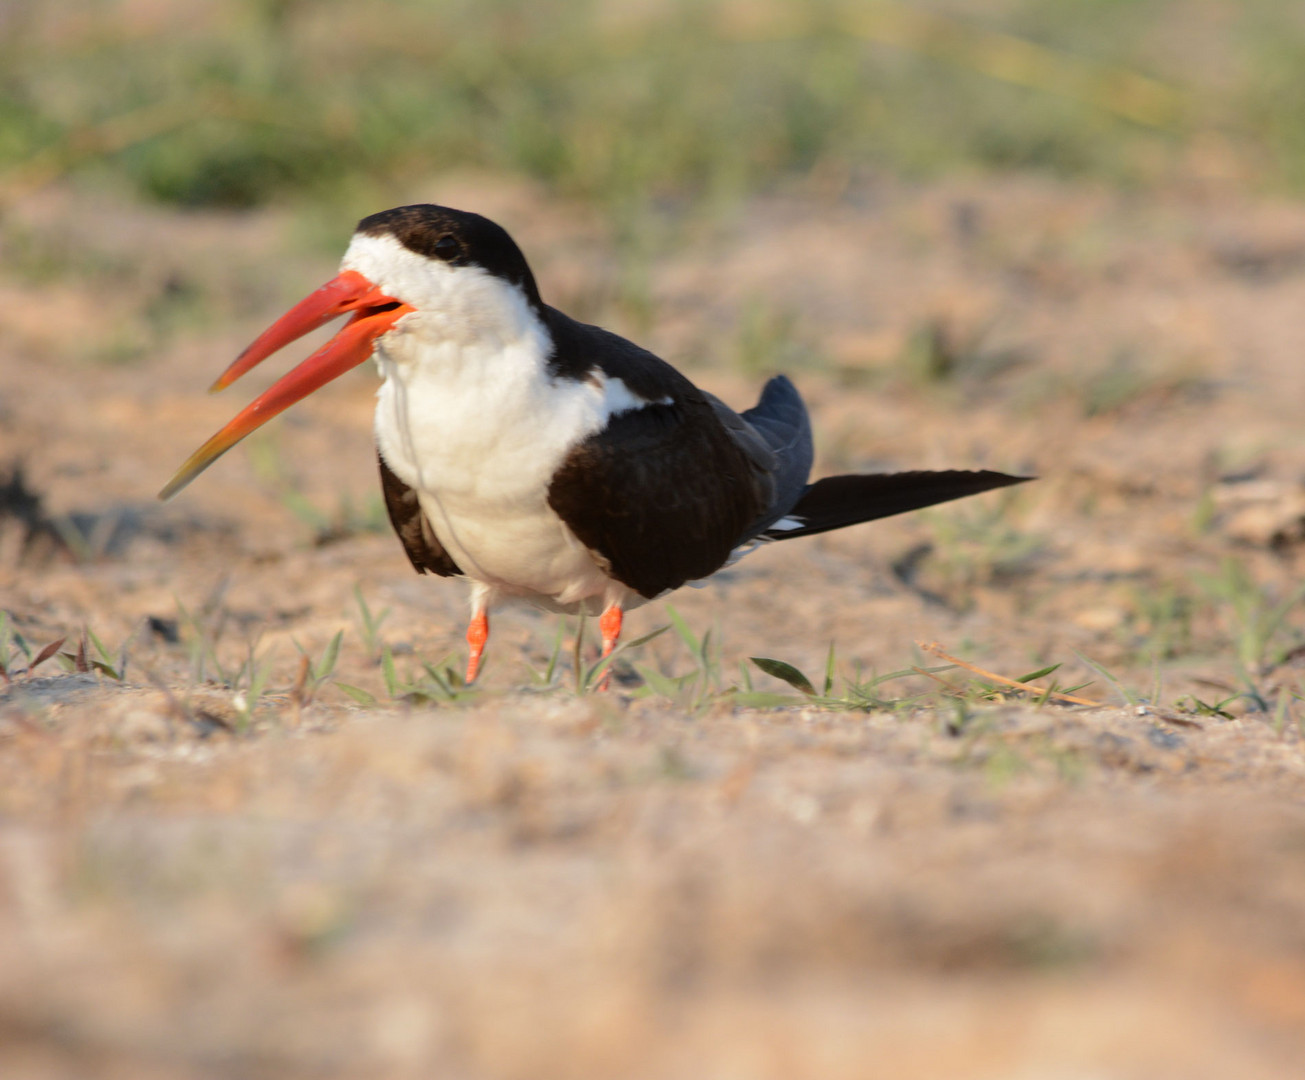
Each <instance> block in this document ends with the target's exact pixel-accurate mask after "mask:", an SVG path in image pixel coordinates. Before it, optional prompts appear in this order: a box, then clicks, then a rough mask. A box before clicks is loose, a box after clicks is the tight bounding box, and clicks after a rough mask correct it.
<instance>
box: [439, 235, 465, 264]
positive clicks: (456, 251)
mask: <svg viewBox="0 0 1305 1080" xmlns="http://www.w3.org/2000/svg"><path fill="white" fill-rule="evenodd" d="M435 254H436V255H438V256H439V257H440V258H441V259H443V260H444V261H445V262H452V261H453V260H454V259H456V258H457V257H458V256H459V255H461V254H462V245H461V244H459V243H458V242H457V240H455V239H454V238H453V237H452V236H450V235H449V234H448V233H445V234H444V235H443V236H441V237H440V238H439V239H438V240H436V241H435Z"/></svg>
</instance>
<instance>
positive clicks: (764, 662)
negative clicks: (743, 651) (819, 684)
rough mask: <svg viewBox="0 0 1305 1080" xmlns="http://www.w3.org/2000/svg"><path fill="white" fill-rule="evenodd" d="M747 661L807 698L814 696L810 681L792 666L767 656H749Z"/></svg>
mask: <svg viewBox="0 0 1305 1080" xmlns="http://www.w3.org/2000/svg"><path fill="white" fill-rule="evenodd" d="M748 659H749V660H751V661H752V662H753V663H754V664H756V665H757V667H759V668H760V669H761V670H762V671H764V672H765V673H766V674H767V675H770V676H772V677H774V678H776V679H779V680H780V681H782V682H786V683H788V684H789V686H791V687H793V689H794V690H801V691H802V693H804V694H806V695H807V696H808V697H815V696H816V688H815V687H814V686H812V685H811V680H810V679H808V678H807V677H806V676H805V675H803V674H802V672H800V671H799V670H798V669H797V668H795V667H794V666H793V665H792V664H790V663H787V662H785V661H783V660H772V659H771V658H770V657H768V656H749V657H748Z"/></svg>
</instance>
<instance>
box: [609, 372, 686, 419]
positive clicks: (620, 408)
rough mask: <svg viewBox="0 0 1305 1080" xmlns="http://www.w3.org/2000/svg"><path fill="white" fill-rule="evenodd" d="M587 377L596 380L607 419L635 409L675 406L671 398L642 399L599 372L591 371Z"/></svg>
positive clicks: (621, 383)
mask: <svg viewBox="0 0 1305 1080" xmlns="http://www.w3.org/2000/svg"><path fill="white" fill-rule="evenodd" d="M589 377H590V378H591V379H594V380H596V382H597V383H598V386H599V387H600V390H599V393H601V394H602V396H603V410H604V412H605V413H606V414H607V416H608V417H612V416H620V415H621V413H627V412H633V411H634V410H635V409H646V408H647V407H648V406H649V405H674V404H675V400H674V399H673V398H671V397H663V398H658V399H657V400H656V401H649V400H648V399H647V398H642V397H640V396H639V395H638V394H636V393H635V392H634V391H633V390H631V389H630V388H629V387H628V386H626V385H625V383H624V381H622V380H621V379H617V378H609V377H608V376H606V375H604V374H603V373H602V372H601V371H593V372H591V373H590V375H589Z"/></svg>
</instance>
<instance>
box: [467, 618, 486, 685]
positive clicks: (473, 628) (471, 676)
mask: <svg viewBox="0 0 1305 1080" xmlns="http://www.w3.org/2000/svg"><path fill="white" fill-rule="evenodd" d="M488 640H489V616H488V615H487V614H485V609H484V608H479V609H477V610H476V611H475V612H474V613H473V614H472V616H471V623H470V625H469V626H468V627H467V648H468V650H469V652H470V655H469V656H468V657H467V685H468V686H470V685H471V684H472V683H473V682H475V681H476V672H478V671H479V670H480V657H481V654H482V653H483V652H484V651H485V642H487V641H488Z"/></svg>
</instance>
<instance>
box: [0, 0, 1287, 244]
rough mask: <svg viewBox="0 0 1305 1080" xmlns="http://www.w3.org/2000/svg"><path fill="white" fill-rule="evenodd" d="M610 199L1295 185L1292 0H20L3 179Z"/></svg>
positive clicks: (5, 104)
mask: <svg viewBox="0 0 1305 1080" xmlns="http://www.w3.org/2000/svg"><path fill="white" fill-rule="evenodd" d="M464 166H471V167H488V168H492V169H500V170H507V171H511V172H514V173H519V174H523V175H526V176H529V177H532V178H534V179H536V180H538V181H540V182H542V183H544V184H545V185H547V186H548V187H549V188H550V189H551V190H555V191H557V192H560V193H563V194H567V195H572V196H577V197H581V198H584V199H586V200H590V201H592V202H593V203H595V204H597V205H599V206H601V207H603V208H605V209H606V210H607V211H608V212H609V213H610V214H612V215H613V216H614V217H615V218H617V219H618V220H619V219H620V218H621V217H622V216H623V215H627V214H632V213H633V214H636V215H637V214H638V213H640V212H642V211H643V210H644V209H645V208H646V207H647V206H648V205H649V204H650V203H657V204H665V205H671V206H683V205H690V206H697V205H711V204H712V203H714V202H718V201H720V200H732V199H735V198H737V197H739V196H741V195H744V194H748V193H751V192H754V191H758V190H764V189H768V188H772V187H774V186H776V185H779V184H783V183H785V182H786V181H789V180H791V179H792V178H795V177H797V178H800V177H806V176H814V177H815V178H817V179H820V180H821V182H822V183H825V184H831V183H832V184H835V185H836V184H837V183H838V181H839V178H840V177H847V176H850V175H852V174H853V173H854V171H855V170H859V169H882V170H889V171H892V172H894V173H898V174H905V175H927V174H937V173H939V172H945V171H954V170H958V169H964V170H993V169H1009V168H1021V169H1038V170H1048V171H1050V172H1053V173H1056V174H1062V175H1072V176H1086V177H1091V178H1095V179H1099V180H1104V181H1107V182H1110V183H1122V184H1146V183H1151V182H1164V181H1168V180H1173V179H1181V178H1184V177H1189V176H1197V177H1198V178H1199V177H1201V176H1204V175H1207V174H1210V175H1214V176H1216V177H1217V178H1218V179H1221V180H1225V181H1226V180H1229V179H1231V180H1232V181H1233V182H1235V183H1240V184H1246V185H1250V186H1256V187H1266V186H1267V187H1280V188H1284V189H1291V188H1296V189H1299V188H1301V187H1303V186H1305V9H1302V6H1301V5H1294V4H1289V3H1286V2H1281V0H1242V2H1216V0H1206V2H1200V3H1198V2H1195V0H1189V2H1175V0H990V2H986V3H985V2H981V0H969V2H962V0H953V2H951V3H947V2H944V0H938V2H935V3H929V4H924V3H905V2H897V0H891V2H890V0H878V2H876V0H863V2H854V0H815V2H810V3H799V2H793V3H788V4H778V3H776V4H766V3H761V2H757V3H746V2H743V3H737V2H736V3H731V4H723V3H722V4H715V3H692V2H679V3H677V2H675V0H663V2H653V0H650V2H646V3H641V4H636V5H631V4H629V3H617V2H614V0H609V2H606V3H600V2H597V0H592V2H589V0H555V2H551V3H549V2H540V0H448V2H440V3H433V2H419V0H371V2H357V0H353V2H349V3H345V2H340V0H312V2H307V0H225V2H219V0H131V2H128V0H113V2H111V0H9V2H8V3H6V4H5V5H4V6H3V8H0V201H2V200H3V198H4V196H5V194H6V193H8V194H10V195H13V194H14V193H15V192H17V193H21V192H23V191H25V190H31V189H33V188H35V187H39V186H40V185H41V184H42V183H45V182H48V181H49V180H51V179H55V178H59V177H62V176H65V175H74V176H77V177H89V178H91V179H92V180H93V181H94V182H98V183H112V184H118V185H121V186H123V187H125V188H129V189H134V190H135V191H138V192H141V193H144V194H145V195H147V196H149V197H152V198H154V199H157V200H160V201H162V202H165V203H168V204H173V205H178V206H186V207H205V206H218V207H250V206H256V205H261V204H265V203H267V202H269V201H274V200H276V199H278V198H283V197H287V196H291V195H293V196H295V197H297V198H303V197H305V196H307V197H310V198H322V199H327V200H329V199H333V198H340V197H345V198H351V199H356V198H358V197H359V196H360V195H366V196H367V197H368V198H371V197H372V196H373V195H377V196H378V195H379V194H380V193H381V192H383V191H384V190H386V189H387V188H399V187H401V186H402V185H403V184H404V183H405V181H408V182H410V181H411V180H412V179H414V178H421V177H424V176H428V175H430V174H431V173H432V172H434V171H437V170H443V169H447V168H453V167H464Z"/></svg>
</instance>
